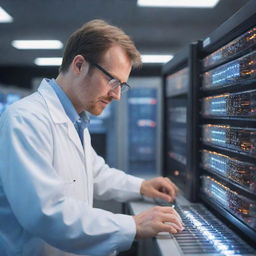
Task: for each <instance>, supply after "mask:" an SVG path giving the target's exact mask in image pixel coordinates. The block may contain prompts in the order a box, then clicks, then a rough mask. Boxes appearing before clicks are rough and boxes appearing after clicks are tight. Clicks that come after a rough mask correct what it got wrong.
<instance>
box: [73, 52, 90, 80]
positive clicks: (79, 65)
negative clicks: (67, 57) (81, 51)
mask: <svg viewBox="0 0 256 256" xmlns="http://www.w3.org/2000/svg"><path fill="white" fill-rule="evenodd" d="M71 65H72V70H73V72H74V73H75V74H77V75H79V74H80V73H81V72H83V73H84V75H85V74H87V73H88V71H89V63H88V62H87V61H86V60H85V58H84V57H83V56H82V55H76V56H75V57H74V59H73V61H72V64H71Z"/></svg>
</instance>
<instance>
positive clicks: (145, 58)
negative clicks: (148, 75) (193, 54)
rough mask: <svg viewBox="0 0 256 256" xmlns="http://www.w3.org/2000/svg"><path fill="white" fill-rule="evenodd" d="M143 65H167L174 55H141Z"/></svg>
mask: <svg viewBox="0 0 256 256" xmlns="http://www.w3.org/2000/svg"><path fill="white" fill-rule="evenodd" d="M141 58H142V62H143V63H166V62H168V61H169V60H171V59H172V58H173V55H141Z"/></svg>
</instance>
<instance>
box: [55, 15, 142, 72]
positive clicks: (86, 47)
mask: <svg viewBox="0 0 256 256" xmlns="http://www.w3.org/2000/svg"><path fill="white" fill-rule="evenodd" d="M115 44H117V45H119V46H121V47H122V48H123V49H124V50H125V52H126V53H127V56H128V57H129V58H130V60H131V63H132V66H133V67H137V66H140V65H141V56H140V53H139V52H138V50H137V49H136V47H135V45H134V43H133V41H132V40H131V39H130V37H129V36H128V35H127V34H125V33H124V31H123V30H122V29H120V28H118V27H115V26H112V25H110V24H108V23H107V22H105V21H103V20H99V19H97V20H92V21H90V22H88V23H85V24H84V25H83V26H82V27H81V28H79V29H78V30H77V31H75V32H74V33H73V34H72V35H71V36H70V38H69V39H68V41H67V44H66V47H65V50H64V56H63V59H62V64H61V66H60V69H59V71H60V72H64V73H65V72H66V71H68V69H69V66H70V64H71V63H72V61H73V59H74V57H75V56H76V55H79V54H81V55H83V56H85V58H86V59H87V60H88V61H89V62H90V61H91V62H94V63H99V62H100V61H101V57H102V56H103V54H104V53H105V52H106V51H107V50H108V49H109V48H110V47H111V46H113V45H115Z"/></svg>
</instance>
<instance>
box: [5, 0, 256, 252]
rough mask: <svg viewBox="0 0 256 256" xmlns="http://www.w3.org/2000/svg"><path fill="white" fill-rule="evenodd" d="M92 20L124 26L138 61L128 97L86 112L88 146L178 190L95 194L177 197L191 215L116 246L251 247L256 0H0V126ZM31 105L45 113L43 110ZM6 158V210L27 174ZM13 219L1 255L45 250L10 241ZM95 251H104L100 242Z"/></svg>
mask: <svg viewBox="0 0 256 256" xmlns="http://www.w3.org/2000/svg"><path fill="white" fill-rule="evenodd" d="M94 19H102V20H104V21H106V22H108V23H109V24H111V25H114V26H117V27H119V28H121V29H122V30H123V31H124V32H125V33H127V34H128V35H129V36H130V38H131V39H132V40H133V41H134V44H135V46H136V48H137V49H138V51H139V52H140V54H141V59H142V65H141V66H140V67H138V68H135V69H132V71H131V73H130V76H129V79H128V81H127V83H128V84H129V85H130V89H129V90H128V91H127V92H125V93H123V94H122V95H121V99H120V100H113V102H111V104H108V105H107V106H106V107H105V108H104V111H103V112H102V113H101V114H100V115H93V114H92V113H87V114H88V118H89V119H90V121H89V124H88V127H87V128H86V129H88V131H89V133H90V138H91V144H92V147H93V148H94V150H95V151H96V152H97V154H98V155H99V156H101V157H102V158H103V159H104V160H105V161H106V163H107V165H108V166H110V167H111V168H116V169H118V170H122V171H124V172H125V173H126V174H129V175H133V176H136V177H140V178H142V179H152V178H155V177H159V176H164V177H167V178H169V179H170V180H171V181H172V182H173V183H174V184H175V185H176V186H177V188H178V191H177V196H176V198H175V200H173V201H172V202H166V201H164V200H162V199H160V198H157V197H154V198H151V197H148V196H143V195H142V196H141V197H140V198H139V199H134V200H129V201H126V202H120V201H115V200H114V199H113V198H110V199H109V200H100V199H99V198H98V197H97V198H94V201H93V207H94V208H99V209H103V210H105V211H109V212H112V213H114V214H125V215H131V216H133V215H136V214H139V213H140V212H143V211H146V210H147V209H149V208H151V207H155V206H161V207H172V208H173V209H175V210H176V211H177V212H178V214H179V215H180V217H181V219H182V222H183V224H184V230H183V231H181V232H177V233H171V232H159V233H157V234H156V235H154V236H153V237H149V238H147V239H136V238H135V239H134V241H133V242H132V244H131V246H130V247H129V248H126V250H124V251H120V252H116V251H115V253H113V254H108V255H120V256H204V255H205V256H206V255H207V256H218V255H219V256H222V255H224V256H233V255H234V256H235V255H239V256H253V255H254V256H255V255H256V0H201V1H200V0H193V1H190V0H155V1H154V0H151V1H150V0H149V1H147V0H73V1H70V0H51V1H50V0H44V1H40V0H24V1H20V0H0V35H1V36H0V38H1V39H0V133H6V132H7V130H6V129H5V128H4V127H5V124H6V122H8V121H6V120H5V119H6V116H5V113H6V112H8V109H9V108H10V109H11V108H12V106H15V104H16V105H17V104H19V102H20V101H23V100H25V99H26V97H28V96H29V95H31V94H32V93H35V92H36V91H37V90H38V88H39V86H40V83H41V81H42V79H44V78H48V79H52V78H56V77H57V76H58V74H59V67H60V65H61V62H62V57H63V52H64V49H65V43H66V42H67V40H68V38H69V36H70V34H71V33H73V32H74V31H75V30H76V29H78V28H79V27H81V26H82V25H83V24H84V23H86V22H88V21H91V20H94ZM99 72H100V71H99ZM103 72H104V71H103ZM101 75H104V74H101ZM119 82H120V81H119ZM122 82H123V81H122ZM35 111H36V110H35ZM35 115H36V117H37V118H38V120H41V119H40V118H41V117H40V112H39V113H38V116H37V113H35ZM18 132H19V131H17V133H18ZM14 133H15V131H14ZM7 134H8V132H7ZM1 136H2V137H3V140H2V139H0V142H1V144H0V148H1V149H0V154H4V152H5V150H8V147H11V146H10V145H9V143H8V144H7V145H6V144H4V143H2V141H4V142H7V139H6V137H7V136H8V135H5V134H2V135H1ZM12 136H15V135H12ZM17 136H18V135H17ZM38 136H39V140H41V139H42V141H44V139H43V138H41V137H40V135H38ZM4 137H5V139H4ZM10 139H13V140H15V139H16V137H14V138H13V137H10ZM31 140H32V139H31ZM28 141H29V139H28ZM86 143H88V142H86ZM35 145H37V146H38V148H37V150H38V151H42V152H43V153H44V152H45V151H46V150H43V149H42V148H40V145H39V143H35ZM6 147H7V148H6ZM22 149H24V150H26V145H23V147H22V148H19V150H21V151H22ZM70 150H71V151H72V149H70ZM10 152H11V151H10ZM19 153H20V154H22V152H20V151H19ZM43 153H42V154H43ZM85 153H86V152H85ZM13 154H17V152H13ZM24 154H25V153H24ZM45 154H46V153H45ZM47 154H48V153H47ZM6 156H7V155H6ZM9 157H12V156H11V155H9V156H8V157H5V158H1V159H0V219H2V220H3V218H4V217H5V214H7V213H6V212H7V211H5V210H4V207H3V205H2V206H1V204H4V203H6V202H4V201H3V200H2V199H3V195H5V196H6V198H7V199H6V198H5V200H7V201H9V200H10V205H11V206H10V207H11V208H10V209H11V211H12V210H13V212H14V215H15V216H16V211H17V212H19V210H20V208H19V206H17V207H16V205H14V204H13V203H12V202H13V201H12V199H13V197H14V191H15V190H16V193H19V196H20V197H21V198H22V197H23V196H24V195H23V186H24V188H25V186H28V183H29V181H26V180H25V179H24V180H25V181H24V180H22V182H20V184H19V187H17V186H16V184H17V183H14V184H15V185H12V186H11V185H10V184H11V183H12V180H11V179H15V177H17V178H18V177H20V176H19V175H18V174H17V176H14V174H13V172H11V171H10V174H8V173H6V172H7V170H8V168H9V167H8V168H6V169H5V168H4V166H7V165H6V164H5V162H7V161H8V159H7V158H9ZM67 157H68V155H67ZM32 158H33V156H32ZM102 158H101V159H102ZM62 160H63V162H65V157H63V159H62ZM95 164H97V163H95ZM10 165H11V164H10ZM10 168H11V167H10ZM22 168H23V167H22ZM22 168H21V169H22ZM42 168H44V167H43V166H42ZM22 170H23V171H24V169H22ZM15 171H16V172H17V173H18V171H19V165H16V170H15ZM46 172H47V171H46ZM23 181H24V182H23ZM73 181H74V184H75V182H76V180H75V179H74V180H73ZM5 182H7V183H8V185H5ZM108 183H111V180H108ZM114 183H115V181H114V177H113V186H114ZM15 186H16V187H15ZM74 186H75V185H74ZM84 186H86V185H85V184H84ZM38 189H42V187H40V188H38ZM24 191H26V190H24ZM44 193H45V192H44ZM23 201H24V200H22V202H23ZM18 204H19V203H18ZM31 204H33V203H32V202H31ZM17 209H18V210H17ZM32 209H33V210H34V208H33V207H32ZM26 211H27V214H28V215H30V209H29V208H28V209H26ZM31 211H32V210H31ZM49 211H50V210H49ZM71 211H72V210H71ZM49 214H50V213H49ZM1 215H2V217H1ZM18 215H19V213H17V216H18ZM31 218H33V215H32V213H31ZM63 218H65V217H63ZM19 220H20V223H19V225H20V226H23V223H24V229H25V230H27V229H29V227H30V225H29V224H28V225H26V224H25V223H27V222H26V221H23V218H20V219H19V218H18V217H17V220H16V221H19ZM2 222H3V221H2ZM7 222H8V221H6V222H5V223H0V255H1V256H12V255H15V256H16V255H24V256H37V255H32V254H30V253H29V252H27V254H26V252H24V254H19V253H18V251H17V252H14V250H13V254H12V253H10V252H11V251H12V249H11V246H12V245H9V247H10V248H9V249H10V251H8V245H7V244H8V241H9V240H8V239H7V238H6V235H5V234H6V233H5V229H8V228H7V226H8V225H9V224H7ZM92 225H93V224H92ZM11 227H12V226H11V224H10V226H9V228H10V230H11ZM106 228H107V227H106ZM1 230H2V231H1ZM10 230H8V231H6V232H7V233H8V232H9V233H10V232H11V231H10ZM99 232H101V231H99ZM31 233H33V232H32V231H31ZM26 234H27V233H26ZM29 234H30V233H29ZM38 234H39V235H38V236H39V237H40V232H39V233H38ZM17 236H22V234H21V233H20V234H19V235H18V234H17ZM42 236H43V235H42ZM74 236H75V234H74ZM19 239H20V238H19ZM92 239H93V238H92ZM70 240H72V238H70ZM14 241H15V240H14ZM19 241H20V240H17V243H19ZM46 241H47V239H46ZM93 241H94V240H92V243H93ZM66 243H69V242H66ZM77 246H80V244H77ZM99 246H104V245H102V244H101V245H99ZM56 247H58V243H57V242H56ZM96 247H97V243H96V242H95V248H96ZM6 248H7V249H6ZM17 248H18V247H17ZM64 251H65V250H64ZM67 251H68V253H74V254H63V255H87V254H85V253H82V252H72V250H70V251H69V250H67ZM103 251H104V250H103ZM48 255H49V256H51V255H55V254H54V253H53V254H48ZM56 255H62V254H56ZM88 255H101V256H104V255H105V254H104V253H102V254H101V253H100V249H99V248H96V249H95V253H94V250H93V249H92V250H91V251H89V254H88Z"/></svg>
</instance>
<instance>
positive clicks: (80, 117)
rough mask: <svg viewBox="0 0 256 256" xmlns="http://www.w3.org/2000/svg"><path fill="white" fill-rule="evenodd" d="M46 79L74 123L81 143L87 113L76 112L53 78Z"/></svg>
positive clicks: (85, 126)
mask: <svg viewBox="0 0 256 256" xmlns="http://www.w3.org/2000/svg"><path fill="white" fill-rule="evenodd" d="M46 80H47V82H48V83H49V84H50V85H51V86H52V88H53V90H54V91H55V93H56V94H57V96H58V98H59V100H60V102H61V104H62V106H63V108H64V110H65V112H66V114H67V116H68V117H69V119H70V120H71V122H72V123H73V124H74V126H75V128H76V130H77V133H78V135H79V138H80V140H81V143H82V145H83V134H84V129H86V128H87V127H88V125H89V122H90V120H89V117H88V115H87V114H86V112H82V113H80V114H78V113H77V111H76V109H75V108H74V106H73V104H72V102H71V101H70V99H69V98H68V96H67V95H66V93H65V92H64V91H63V90H62V88H61V87H60V86H59V85H58V84H57V82H56V80H55V79H46Z"/></svg>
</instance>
